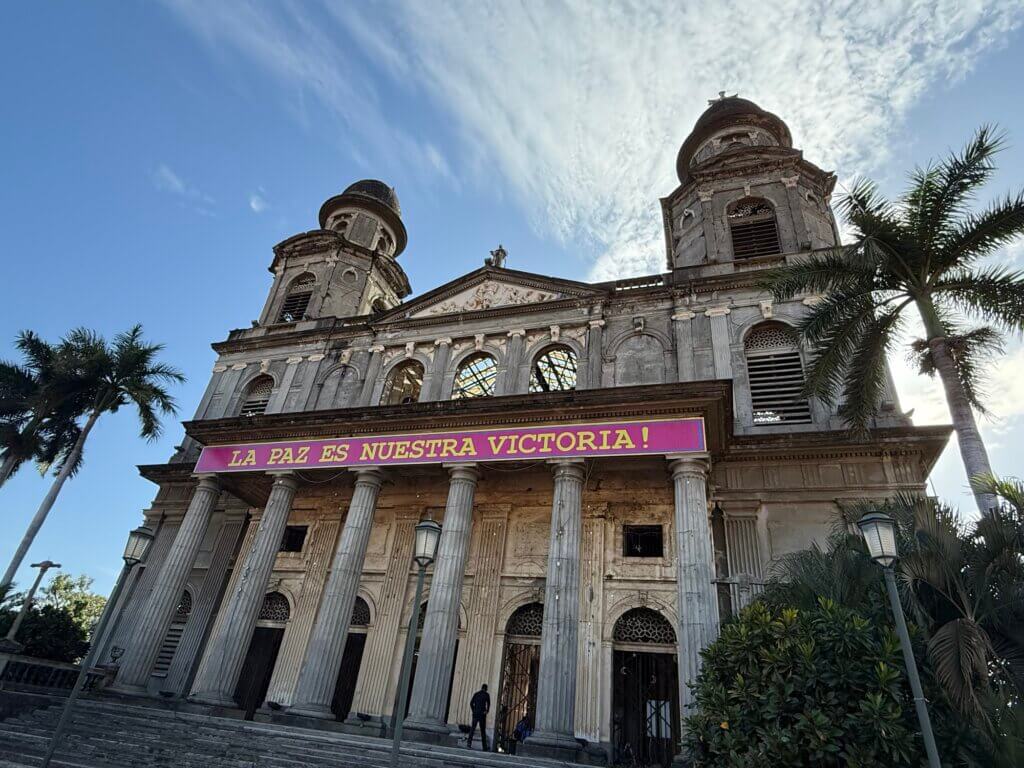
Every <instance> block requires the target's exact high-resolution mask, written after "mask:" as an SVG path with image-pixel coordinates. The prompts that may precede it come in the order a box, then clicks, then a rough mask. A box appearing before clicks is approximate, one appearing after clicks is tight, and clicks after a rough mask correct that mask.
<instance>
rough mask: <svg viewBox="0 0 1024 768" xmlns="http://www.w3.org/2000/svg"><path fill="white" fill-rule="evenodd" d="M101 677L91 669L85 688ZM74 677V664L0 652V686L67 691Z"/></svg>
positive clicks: (43, 691)
mask: <svg viewBox="0 0 1024 768" xmlns="http://www.w3.org/2000/svg"><path fill="white" fill-rule="evenodd" d="M103 677H104V675H103V673H102V672H90V673H89V675H88V677H87V679H86V683H85V687H86V689H87V690H88V689H90V688H93V687H95V685H96V683H97V681H99V680H101V679H102V678H103ZM77 678H78V665H77V664H69V663H67V662H63V661H49V660H47V659H35V658H32V657H31V656H18V655H16V654H13V653H0V688H7V689H14V690H20V691H35V692H41V693H61V692H69V691H70V690H71V689H72V688H74V687H75V680H76V679H77Z"/></svg>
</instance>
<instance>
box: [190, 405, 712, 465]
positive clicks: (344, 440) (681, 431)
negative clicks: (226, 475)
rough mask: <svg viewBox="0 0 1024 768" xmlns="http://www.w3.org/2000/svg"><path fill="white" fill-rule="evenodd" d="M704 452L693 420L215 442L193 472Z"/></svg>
mask: <svg viewBox="0 0 1024 768" xmlns="http://www.w3.org/2000/svg"><path fill="white" fill-rule="evenodd" d="M705 450H707V448H706V445H705V440H704V420H703V419H701V418H699V417H696V418H688V419H665V420H658V421H629V422H610V423H603V422H602V423H595V424H571V425H565V426H544V427H522V428H516V429H481V430H476V431H463V432H428V433H414V434H408V435H375V436H372V437H340V438H336V439H331V440H289V441H282V442H274V443H242V444H239V445H212V446H208V447H206V448H204V449H203V453H202V455H201V456H200V457H199V462H198V463H197V464H196V469H195V471H196V472H255V471H260V470H268V469H292V468H294V469H329V468H331V467H359V466H388V465H395V464H438V463H442V462H444V463H449V462H460V461H526V460H536V459H557V458H583V457H589V456H642V455H647V454H666V453H690V452H695V451H697V452H702V451H705Z"/></svg>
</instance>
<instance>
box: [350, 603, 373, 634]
mask: <svg viewBox="0 0 1024 768" xmlns="http://www.w3.org/2000/svg"><path fill="white" fill-rule="evenodd" d="M369 623H370V606H368V605H367V604H366V601H365V600H363V598H361V597H356V601H355V602H354V603H353V604H352V620H351V621H350V622H349V625H350V626H353V627H365V626H368V625H369Z"/></svg>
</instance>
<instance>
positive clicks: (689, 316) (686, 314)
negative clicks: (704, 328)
mask: <svg viewBox="0 0 1024 768" xmlns="http://www.w3.org/2000/svg"><path fill="white" fill-rule="evenodd" d="M696 316H697V313H696V312H691V311H690V310H688V309H680V310H679V311H678V312H676V313H675V314H674V315H672V319H673V320H693V318H695V317H696Z"/></svg>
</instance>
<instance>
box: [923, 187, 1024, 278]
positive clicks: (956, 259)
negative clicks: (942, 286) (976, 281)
mask: <svg viewBox="0 0 1024 768" xmlns="http://www.w3.org/2000/svg"><path fill="white" fill-rule="evenodd" d="M1022 236H1024V192H1019V193H1017V195H1016V197H1014V196H1012V195H1007V196H1006V197H1005V198H1003V199H1001V200H997V201H995V202H994V203H992V204H991V205H989V206H988V208H986V209H985V210H983V211H982V212H980V213H969V214H965V215H964V216H963V218H962V219H960V220H959V221H958V222H957V223H956V224H955V225H954V226H953V227H951V228H950V231H949V232H948V233H946V235H945V237H944V238H943V240H942V241H941V242H939V243H936V250H937V252H938V253H937V256H938V259H937V261H938V266H940V267H941V268H943V269H949V268H952V267H955V266H965V265H968V264H971V263H972V262H974V261H976V260H977V259H980V258H983V257H985V256H989V255H991V254H993V253H995V252H996V251H998V250H999V249H1000V248H1005V247H1006V246H1008V245H1010V244H1011V243H1013V242H1015V241H1016V240H1017V239H1018V238H1020V237H1022Z"/></svg>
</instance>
